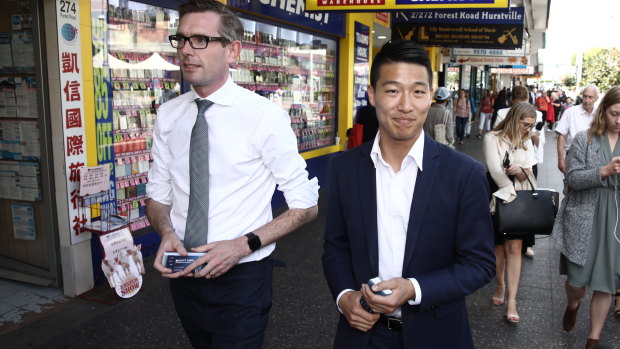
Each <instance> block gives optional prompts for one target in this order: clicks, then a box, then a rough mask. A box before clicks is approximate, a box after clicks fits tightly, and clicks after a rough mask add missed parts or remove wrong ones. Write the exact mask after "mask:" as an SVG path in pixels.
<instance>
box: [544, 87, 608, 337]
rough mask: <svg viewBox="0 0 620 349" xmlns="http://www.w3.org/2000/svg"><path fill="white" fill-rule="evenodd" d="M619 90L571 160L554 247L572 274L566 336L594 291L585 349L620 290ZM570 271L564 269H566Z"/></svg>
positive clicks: (579, 141)
mask: <svg viewBox="0 0 620 349" xmlns="http://www.w3.org/2000/svg"><path fill="white" fill-rule="evenodd" d="M619 137H620V86H615V87H613V88H612V89H611V90H609V91H608V92H607V93H606V94H605V97H604V98H603V100H602V101H601V103H600V105H599V107H598V109H597V110H596V112H595V113H594V117H593V119H592V124H591V125H590V129H589V130H586V131H583V132H580V133H578V134H577V135H576V136H575V138H574V140H573V143H572V144H571V147H570V149H569V150H568V154H567V156H566V164H567V167H566V183H567V185H568V187H569V188H570V190H569V192H568V194H567V195H566V197H565V198H564V200H563V202H562V206H561V208H560V212H558V215H557V217H556V221H555V225H554V227H553V233H552V235H551V241H552V243H553V245H554V246H555V247H557V248H558V249H559V250H560V251H561V252H562V255H563V258H562V259H561V270H562V269H564V270H565V271H566V272H567V276H568V278H567V280H566V283H565V290H566V298H567V305H566V310H565V312H564V317H563V320H562V325H563V327H564V330H565V331H570V330H572V329H573V327H574V326H575V322H576V320H577V311H578V310H579V305H580V304H581V299H582V298H583V297H584V296H585V295H586V287H589V288H590V290H591V291H592V299H591V301H590V331H589V333H588V340H587V344H586V348H594V346H596V344H597V343H598V341H599V338H600V335H601V331H602V330H603V325H604V324H605V319H606V318H607V314H608V313H609V309H610V306H611V300H612V295H614V294H615V293H616V290H617V289H618V288H620V231H619V230H620V227H618V215H619V212H618V210H619V207H618V204H619V202H620V198H619V196H620V195H619V193H618V190H619V189H620V180H619V178H618V177H619V174H620V142H618V138H619ZM562 267H565V268H562Z"/></svg>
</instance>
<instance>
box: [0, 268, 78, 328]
mask: <svg viewBox="0 0 620 349" xmlns="http://www.w3.org/2000/svg"><path fill="white" fill-rule="evenodd" d="M68 300H69V298H67V297H65V296H64V295H63V293H62V290H60V289H57V288H52V287H44V286H36V285H29V284H25V283H22V282H17V281H11V280H4V279H0V334H1V333H4V332H6V331H8V330H10V329H11V328H14V327H15V326H19V325H20V324H23V323H24V322H26V321H28V320H31V319H35V318H38V317H41V316H43V315H45V314H47V313H49V312H50V311H53V310H54V308H56V307H58V306H61V305H62V303H64V302H66V301H68Z"/></svg>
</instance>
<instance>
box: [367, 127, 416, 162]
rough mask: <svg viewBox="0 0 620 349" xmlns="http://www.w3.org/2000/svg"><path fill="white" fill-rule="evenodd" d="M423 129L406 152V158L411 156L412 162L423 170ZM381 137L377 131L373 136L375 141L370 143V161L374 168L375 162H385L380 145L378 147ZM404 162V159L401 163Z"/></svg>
mask: <svg viewBox="0 0 620 349" xmlns="http://www.w3.org/2000/svg"><path fill="white" fill-rule="evenodd" d="M424 137H425V136H424V130H422V131H421V132H420V135H419V136H418V139H417V140H416V141H415V143H413V147H411V149H409V152H408V153H407V156H406V157H405V159H406V158H411V159H412V160H413V162H414V163H415V164H416V165H417V166H418V168H419V169H420V171H423V169H422V160H423V159H424ZM380 139H381V131H379V132H378V133H377V137H375V141H374V142H373V144H372V150H371V151H370V159H371V160H372V163H373V164H374V165H375V168H377V163H378V162H379V161H381V162H383V163H385V161H384V160H383V156H382V155H381V147H379V140H380ZM404 162H405V160H403V163H404Z"/></svg>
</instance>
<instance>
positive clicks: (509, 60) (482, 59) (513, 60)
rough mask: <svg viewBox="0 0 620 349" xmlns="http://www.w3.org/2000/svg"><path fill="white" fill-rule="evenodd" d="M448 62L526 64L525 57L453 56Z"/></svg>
mask: <svg viewBox="0 0 620 349" xmlns="http://www.w3.org/2000/svg"><path fill="white" fill-rule="evenodd" d="M450 63H458V64H469V65H514V64H516V65H527V63H528V58H527V57H495V56H455V57H454V59H450Z"/></svg>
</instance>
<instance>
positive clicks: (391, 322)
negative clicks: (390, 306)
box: [386, 317, 403, 331]
mask: <svg viewBox="0 0 620 349" xmlns="http://www.w3.org/2000/svg"><path fill="white" fill-rule="evenodd" d="M386 318H387V328H388V330H390V331H402V329H403V321H402V320H400V319H396V318H391V317H386Z"/></svg>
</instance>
